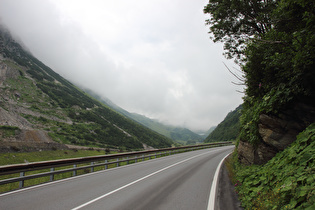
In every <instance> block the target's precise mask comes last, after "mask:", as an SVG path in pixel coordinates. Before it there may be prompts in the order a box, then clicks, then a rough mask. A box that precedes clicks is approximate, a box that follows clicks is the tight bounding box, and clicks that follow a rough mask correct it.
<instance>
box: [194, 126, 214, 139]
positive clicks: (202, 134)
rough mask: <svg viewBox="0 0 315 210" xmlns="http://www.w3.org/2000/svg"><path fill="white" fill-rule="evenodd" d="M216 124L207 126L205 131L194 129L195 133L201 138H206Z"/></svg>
mask: <svg viewBox="0 0 315 210" xmlns="http://www.w3.org/2000/svg"><path fill="white" fill-rule="evenodd" d="M216 127H217V126H212V127H211V128H209V130H207V131H195V133H198V135H199V136H201V137H202V138H203V139H206V138H207V137H208V136H209V134H210V133H211V132H212V131H214V129H215V128H216Z"/></svg>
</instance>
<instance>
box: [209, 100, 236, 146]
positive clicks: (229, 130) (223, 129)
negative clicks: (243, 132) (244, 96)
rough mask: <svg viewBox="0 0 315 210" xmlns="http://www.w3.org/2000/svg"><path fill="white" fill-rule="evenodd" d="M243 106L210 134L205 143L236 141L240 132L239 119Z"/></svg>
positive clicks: (232, 112)
mask: <svg viewBox="0 0 315 210" xmlns="http://www.w3.org/2000/svg"><path fill="white" fill-rule="evenodd" d="M241 110H242V105H239V106H238V107H237V108H236V109H235V110H234V111H231V112H229V113H228V114H227V116H226V117H225V119H224V120H223V121H222V122H221V123H220V124H219V125H218V126H217V127H216V128H215V129H214V130H213V131H212V132H211V133H210V135H209V136H208V137H207V138H206V139H205V141H204V142H216V141H230V140H235V139H236V138H237V136H238V133H239V130H240V123H239V119H240V116H241Z"/></svg>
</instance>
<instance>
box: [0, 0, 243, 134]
mask: <svg viewBox="0 0 315 210" xmlns="http://www.w3.org/2000/svg"><path fill="white" fill-rule="evenodd" d="M206 4H207V1H203V2H200V1H190V0H181V1H179V0H174V1H167V0H159V1H158V0H152V1H145V0H137V1H136V0H128V1H127V0H122V1H101V0H93V1H84V0H82V1H80V0H75V1H70V0H69V1H61V0H60V1H58V0H54V1H42V0H28V1H24V0H1V2H0V5H1V6H0V18H1V22H2V23H3V24H5V25H6V26H7V27H8V28H9V29H10V30H11V32H12V33H13V34H14V35H15V36H17V37H18V38H19V39H20V40H21V41H22V42H23V43H24V44H25V45H26V46H27V47H28V49H29V50H30V51H31V52H32V53H33V54H34V55H35V56H36V57H37V58H39V59H40V60H41V61H43V62H44V63H45V64H46V65H48V66H49V67H51V68H52V69H53V70H54V71H56V72H57V73H59V74H60V75H62V76H64V77H65V78H67V79H69V80H70V81H72V82H74V83H76V84H79V85H80V86H83V87H85V88H89V89H92V90H93V91H95V92H97V93H98V94H100V95H102V96H104V97H107V98H109V99H111V100H112V101H113V102H114V103H116V104H117V105H118V106H121V107H122V108H124V109H126V110H127V111H129V112H137V113H139V114H144V115H146V116H148V117H151V118H155V119H158V120H160V121H161V122H164V123H168V124H172V125H177V126H184V127H187V128H190V129H193V130H206V129H208V128H210V127H211V126H214V125H217V124H218V123H219V122H220V121H222V120H223V119H224V117H225V115H226V114H227V113H228V112H229V111H231V110H233V109H234V108H236V107H237V106H238V105H239V104H240V103H242V99H241V98H242V94H240V93H237V92H236V90H237V89H238V88H239V87H236V86H234V85H233V84H231V81H234V80H235V78H233V76H231V75H230V74H229V72H228V71H227V69H226V67H225V66H224V64H223V62H224V63H226V64H227V65H228V66H230V67H231V68H232V67H233V66H234V64H233V63H232V62H231V61H227V60H225V58H224V57H223V55H222V53H223V51H222V45H221V44H214V43H212V42H211V40H210V39H209V38H208V37H209V34H208V33H207V32H208V29H207V26H205V24H204V21H205V19H206V18H207V17H205V15H204V14H203V12H202V9H203V6H205V5H206Z"/></svg>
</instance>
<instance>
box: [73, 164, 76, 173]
mask: <svg viewBox="0 0 315 210" xmlns="http://www.w3.org/2000/svg"><path fill="white" fill-rule="evenodd" d="M76 167H77V165H76V164H74V165H73V168H76ZM76 175H77V170H73V176H76Z"/></svg>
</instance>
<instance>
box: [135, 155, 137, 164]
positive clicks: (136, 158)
mask: <svg viewBox="0 0 315 210" xmlns="http://www.w3.org/2000/svg"><path fill="white" fill-rule="evenodd" d="M136 162H137V155H136V156H135V163H136Z"/></svg>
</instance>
